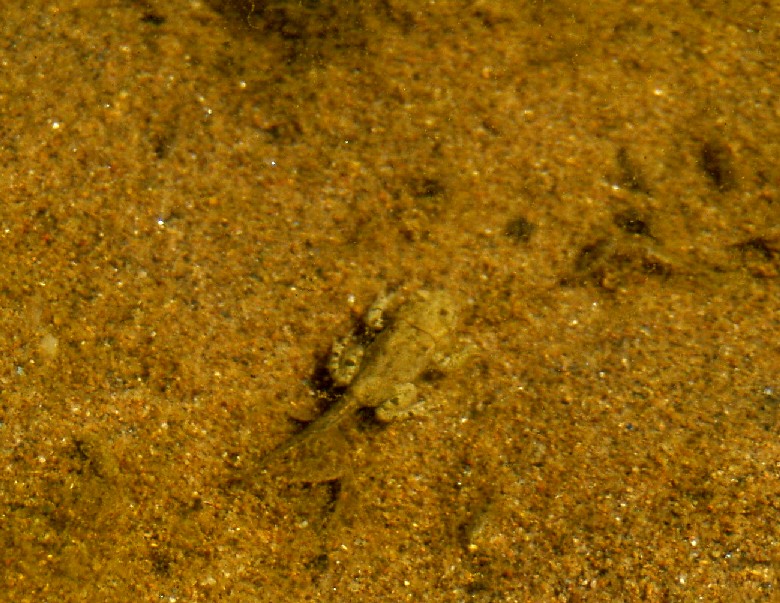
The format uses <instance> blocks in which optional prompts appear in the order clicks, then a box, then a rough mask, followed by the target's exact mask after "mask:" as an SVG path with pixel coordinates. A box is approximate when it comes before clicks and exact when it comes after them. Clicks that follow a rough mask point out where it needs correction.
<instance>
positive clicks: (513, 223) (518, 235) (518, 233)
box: [504, 216, 536, 243]
mask: <svg viewBox="0 0 780 603" xmlns="http://www.w3.org/2000/svg"><path fill="white" fill-rule="evenodd" d="M534 230H536V227H535V226H534V225H533V224H531V223H530V222H529V221H528V220H526V219H525V218H523V217H522V216H521V217H518V218H515V219H513V220H510V222H509V223H508V224H507V225H506V229H505V230H504V234H505V235H506V236H508V237H510V238H512V239H514V240H515V241H520V242H521V243H526V242H527V241H528V240H529V239H530V238H531V235H532V234H533V232H534Z"/></svg>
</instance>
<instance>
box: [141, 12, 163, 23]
mask: <svg viewBox="0 0 780 603" xmlns="http://www.w3.org/2000/svg"><path fill="white" fill-rule="evenodd" d="M141 23H150V24H151V25H162V24H163V23H165V17H163V16H162V15H158V14H157V13H153V12H148V13H145V14H144V16H143V17H141Z"/></svg>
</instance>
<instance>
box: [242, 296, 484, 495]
mask: <svg viewBox="0 0 780 603" xmlns="http://www.w3.org/2000/svg"><path fill="white" fill-rule="evenodd" d="M396 299H397V297H396V296H390V297H387V296H380V297H379V298H378V300H377V301H376V302H375V303H374V304H373V305H372V306H371V307H370V308H369V310H368V312H367V313H366V317H365V318H364V327H363V328H362V329H361V330H360V332H356V333H353V334H351V335H349V336H348V337H347V338H345V339H344V340H340V341H337V342H336V343H335V344H334V346H333V353H332V355H331V358H330V359H329V360H328V362H327V368H328V370H329V372H330V374H331V379H332V383H333V384H335V385H337V386H339V387H340V388H343V393H341V396H340V397H339V398H337V399H336V401H335V402H334V403H333V404H332V405H331V406H330V407H329V408H328V409H327V410H326V411H325V412H324V413H323V414H322V415H321V416H320V417H319V418H317V419H315V420H314V421H312V422H311V423H310V424H309V425H307V426H306V427H305V428H304V429H303V430H302V431H300V432H299V433H297V434H295V435H293V436H292V437H290V438H289V439H288V440H287V441H286V442H284V443H282V444H281V445H280V446H279V447H278V448H276V449H274V450H272V451H271V452H270V453H268V454H267V455H266V456H265V457H263V458H261V459H260V460H259V462H258V463H257V464H256V465H253V467H252V469H251V471H252V474H253V477H254V479H255V480H259V481H262V477H272V476H282V477H284V478H285V479H286V480H288V481H291V482H295V481H297V482H309V483H311V484H315V483H324V482H330V483H332V484H334V489H336V490H339V489H340V486H341V481H340V480H348V479H349V462H348V461H347V459H348V458H349V449H348V444H347V439H349V435H348V434H351V433H353V432H354V429H353V428H354V426H355V425H356V424H357V423H358V421H359V415H360V412H359V411H361V409H372V410H373V421H374V424H377V423H380V424H381V423H387V422H389V421H392V420H395V419H398V418H402V417H407V416H409V415H412V414H416V413H417V412H418V411H419V409H420V405H421V403H420V401H419V400H418V395H417V387H416V385H415V381H418V380H419V379H420V378H421V377H422V376H423V375H424V374H425V373H426V372H428V371H430V370H431V369H436V368H438V369H446V368H449V367H451V366H453V365H454V364H459V363H460V360H462V359H463V358H465V357H466V355H467V354H468V353H469V352H470V351H471V346H467V347H466V348H465V349H464V350H461V351H459V352H458V353H457V354H455V355H448V352H450V351H451V350H452V348H453V343H454V342H455V340H454V333H455V329H456V327H457V326H458V318H459V307H458V304H457V303H456V302H455V300H454V299H453V298H452V296H451V295H450V294H449V293H447V292H445V291H426V290H420V291H417V292H415V293H414V294H412V295H411V296H410V298H409V299H408V300H407V301H405V302H404V303H402V304H400V305H398V306H397V309H396V310H395V312H393V313H392V314H391V315H390V318H389V319H388V321H387V324H386V325H385V317H384V310H385V309H387V308H390V307H392V306H393V305H394V304H395V303H396ZM371 331H375V332H377V334H376V335H375V336H374V335H373V334H368V335H367V333H370V332H371ZM249 477H250V476H249V475H246V476H245V479H247V480H248V479H249ZM258 486H259V482H258Z"/></svg>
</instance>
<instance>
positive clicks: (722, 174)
mask: <svg viewBox="0 0 780 603" xmlns="http://www.w3.org/2000/svg"><path fill="white" fill-rule="evenodd" d="M700 165H701V167H702V169H703V170H704V172H705V173H706V174H707V176H709V178H710V180H711V181H712V183H713V184H714V185H715V187H716V188H717V189H718V190H719V191H721V192H722V191H727V190H729V189H731V188H734V185H735V179H734V156H733V154H732V152H731V149H730V148H729V147H728V146H726V145H725V144H721V143H718V142H712V141H710V142H705V143H704V144H703V145H702V147H701V162H700Z"/></svg>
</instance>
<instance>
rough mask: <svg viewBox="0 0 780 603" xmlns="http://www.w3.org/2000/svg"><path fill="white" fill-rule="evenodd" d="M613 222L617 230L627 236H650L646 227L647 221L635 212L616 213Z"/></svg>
mask: <svg viewBox="0 0 780 603" xmlns="http://www.w3.org/2000/svg"><path fill="white" fill-rule="evenodd" d="M613 220H614V222H615V225H616V226H617V227H618V228H620V229H621V230H623V231H625V232H627V233H629V234H636V235H642V236H645V237H649V236H651V235H650V226H649V225H648V223H647V220H645V219H643V218H641V217H640V216H639V214H637V213H636V212H633V211H626V212H620V213H617V214H615V216H614V217H613Z"/></svg>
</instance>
